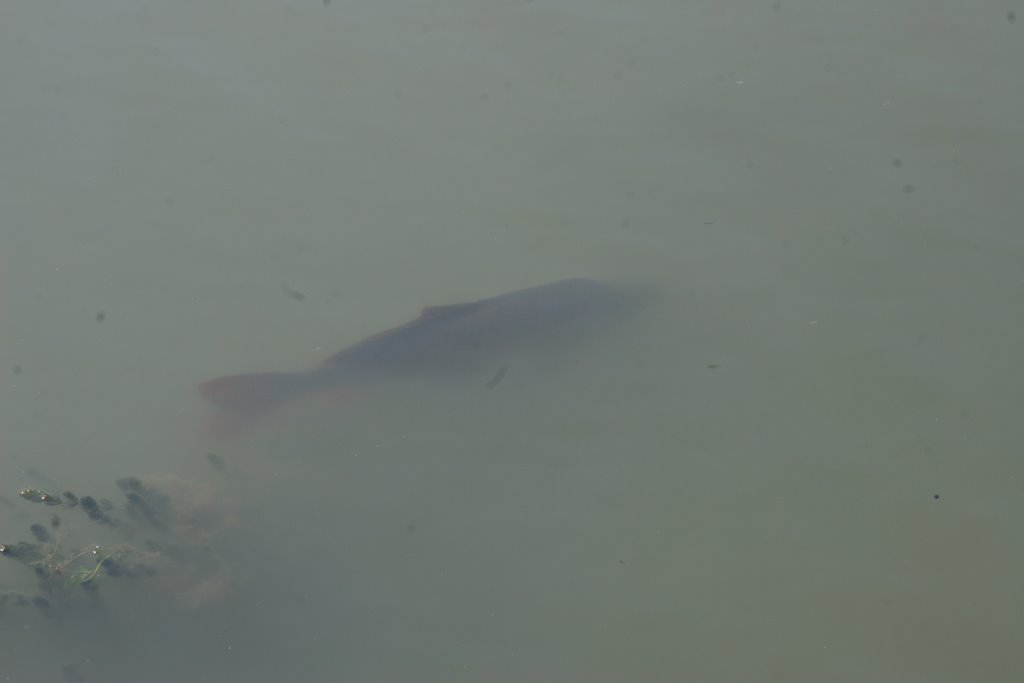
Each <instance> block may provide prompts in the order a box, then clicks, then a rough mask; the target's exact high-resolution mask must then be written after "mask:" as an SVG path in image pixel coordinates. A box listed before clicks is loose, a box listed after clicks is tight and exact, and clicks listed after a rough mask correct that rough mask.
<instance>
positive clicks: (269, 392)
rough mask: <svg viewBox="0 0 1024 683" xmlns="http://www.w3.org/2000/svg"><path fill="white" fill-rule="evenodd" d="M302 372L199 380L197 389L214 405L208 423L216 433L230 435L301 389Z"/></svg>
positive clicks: (253, 421) (254, 374)
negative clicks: (215, 410) (214, 408)
mask: <svg viewBox="0 0 1024 683" xmlns="http://www.w3.org/2000/svg"><path fill="white" fill-rule="evenodd" d="M301 379H302V376H301V375H299V374H296V373H290V372H253V373H247V374H242V375H225V376H223V377H215V378H213V379H208V380H206V381H205V382H202V383H200V384H199V393H201V394H202V395H203V396H204V397H206V398H207V399H208V400H209V401H210V402H211V403H213V404H215V405H216V406H217V408H218V413H217V415H216V416H214V418H213V421H212V422H211V424H210V426H209V431H210V432H211V433H212V434H213V435H214V436H216V437H230V436H234V435H235V434H237V433H238V432H241V431H242V430H244V429H245V428H246V427H249V426H251V425H253V424H255V423H256V422H257V421H259V420H260V418H262V417H264V416H265V415H266V414H267V413H269V412H271V411H272V410H274V409H275V408H277V407H279V406H280V405H282V404H283V403H285V402H286V401H288V400H289V399H291V398H293V397H294V396H296V395H298V394H300V393H302V391H303V389H304V387H303V383H302V382H301Z"/></svg>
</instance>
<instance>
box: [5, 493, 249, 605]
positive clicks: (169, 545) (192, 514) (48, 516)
mask: <svg viewBox="0 0 1024 683" xmlns="http://www.w3.org/2000/svg"><path fill="white" fill-rule="evenodd" d="M116 484H117V488H118V489H119V490H120V494H121V497H122V498H123V499H122V500H119V502H118V503H114V502H112V501H110V500H108V499H106V498H96V497H94V496H91V495H79V494H77V493H74V492H72V491H64V492H62V493H59V494H58V493H57V492H55V491H47V490H43V489H39V488H24V489H21V491H19V494H20V496H21V498H23V499H24V500H25V501H28V502H29V503H34V504H36V505H38V506H39V507H38V508H37V509H36V510H37V512H38V513H40V521H35V522H33V523H32V524H31V525H30V526H29V527H28V532H29V536H28V538H27V539H26V540H20V541H17V542H11V543H0V555H2V556H3V557H4V558H5V560H6V561H5V560H0V562H3V563H4V564H0V572H2V573H0V576H4V577H7V576H11V572H10V569H9V568H8V569H4V565H5V564H6V562H11V563H12V565H8V567H11V566H16V565H19V564H20V565H21V566H22V567H24V569H25V570H26V573H25V577H24V578H26V581H25V582H24V583H25V584H26V585H28V584H29V583H30V582H32V581H33V580H34V583H35V586H34V590H32V591H27V590H2V589H0V616H2V614H3V611H4V610H5V608H7V607H9V606H15V607H29V608H35V609H39V610H42V611H43V612H44V613H46V614H48V615H50V614H55V613H56V612H58V611H61V610H64V611H68V610H74V609H77V608H80V607H83V606H85V607H88V606H93V605H95V604H96V602H97V601H99V600H100V599H101V596H104V595H106V594H107V593H108V592H110V591H116V590H118V589H119V588H120V587H121V586H125V587H126V588H127V585H128V584H132V585H139V584H140V582H146V583H148V584H152V586H151V587H152V588H154V589H156V591H155V592H156V594H159V595H162V596H166V598H167V600H168V602H169V603H171V604H173V605H174V606H176V607H185V608H191V607H199V606H201V605H203V604H206V603H208V602H211V601H214V600H216V599H219V598H221V597H224V596H225V595H227V594H228V592H229V589H230V582H229V579H228V573H227V571H226V565H225V564H224V562H223V561H222V560H221V558H220V556H219V555H218V553H217V552H216V549H215V544H214V540H215V539H216V537H217V535H218V534H219V532H220V531H222V530H223V527H224V525H225V522H226V515H225V513H224V511H223V509H222V508H221V506H220V504H219V502H220V501H219V499H218V498H217V496H215V495H214V491H213V488H212V486H206V485H202V484H195V483H191V482H186V481H184V480H181V479H177V478H174V477H163V478H157V479H152V480H148V479H147V480H145V481H144V480H142V479H139V478H138V477H125V478H122V479H118V480H117V481H116ZM12 578H13V577H12ZM9 583H10V582H9V581H7V580H4V582H3V584H9ZM3 584H0V585H3ZM108 584H109V585H108Z"/></svg>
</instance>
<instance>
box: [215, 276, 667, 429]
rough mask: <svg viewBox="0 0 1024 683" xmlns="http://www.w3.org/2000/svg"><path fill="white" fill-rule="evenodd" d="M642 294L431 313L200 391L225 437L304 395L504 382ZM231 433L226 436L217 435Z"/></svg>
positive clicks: (589, 294)
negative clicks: (301, 364) (309, 360)
mask: <svg viewBox="0 0 1024 683" xmlns="http://www.w3.org/2000/svg"><path fill="white" fill-rule="evenodd" d="M651 293H652V291H651V290H650V289H649V288H646V287H640V286H630V285H620V284H613V283H608V282H602V281H600V280H592V279H586V278H572V279H565V280H558V281H556V282H551V283H548V284H545V285H539V286H536V287H530V288H527V289H521V290H517V291H514V292H508V293H505V294H500V295H498V296H493V297H490V298H486V299H480V300H478V301H472V302H467V303H458V304H450V305H443V306H428V307H427V308H424V309H423V311H422V312H421V313H420V316H419V317H418V318H415V319H414V320H411V321H409V322H407V323H405V324H403V325H399V326H398V327H395V328H392V329H390V330H386V331H384V332H381V333H379V334H375V335H373V336H372V337H369V338H367V339H364V340H363V341H361V342H358V343H356V344H353V345H352V346H349V347H347V348H345V349H343V350H342V351H339V352H338V353H336V354H334V355H333V356H331V357H330V358H328V359H327V360H325V361H324V362H323V363H322V364H320V365H318V366H315V367H313V368H310V369H308V370H304V371H298V372H270V373H250V374H242V375H228V376H225V377H218V378H215V379H212V380H208V381H206V382H203V383H202V384H200V387H199V388H200V391H201V392H202V394H203V395H204V396H206V397H207V398H208V399H210V400H211V401H213V402H214V403H215V404H217V405H218V406H219V408H220V410H221V414H220V416H219V417H220V422H221V423H222V426H224V425H227V426H228V428H227V430H226V431H236V430H237V427H239V426H241V425H243V424H246V423H250V422H252V421H254V420H255V419H256V418H258V417H259V416H261V415H262V414H264V413H266V412H267V411H269V410H270V409H272V408H274V407H276V406H278V405H280V404H281V403H283V402H285V401H287V400H288V399H290V398H293V397H295V396H298V395H302V394H307V393H313V392H318V391H325V390H329V389H336V388H351V387H359V386H363V385H366V384H368V383H378V382H383V381H389V380H409V379H418V378H426V379H448V378H452V377H464V376H467V375H472V374H475V373H481V372H487V373H491V374H493V373H494V372H495V371H496V370H498V371H499V375H498V379H499V380H500V377H503V376H504V373H505V369H506V366H505V365H504V363H505V361H507V360H508V359H509V357H511V356H523V355H527V356H550V355H552V354H556V353H559V352H566V351H571V350H572V349H574V348H576V347H577V346H578V345H579V344H580V343H581V342H583V341H585V340H586V339H587V338H589V337H590V336H592V335H593V334H594V333H595V332H597V331H599V330H600V329H601V328H603V327H608V326H610V325H614V323H615V322H619V321H621V320H623V319H624V318H626V317H627V316H628V315H629V314H631V313H632V312H634V311H636V310H637V309H638V308H639V307H640V305H641V304H642V303H644V302H645V301H647V300H648V299H649V298H650V297H651ZM221 431H225V430H221Z"/></svg>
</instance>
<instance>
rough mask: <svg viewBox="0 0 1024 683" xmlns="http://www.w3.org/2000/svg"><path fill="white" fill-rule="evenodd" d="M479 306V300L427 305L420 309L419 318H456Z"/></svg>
mask: <svg viewBox="0 0 1024 683" xmlns="http://www.w3.org/2000/svg"><path fill="white" fill-rule="evenodd" d="M478 308H480V302H479V301H473V302H470V303H468V304H444V305H441V306H427V307H426V308H424V309H423V310H422V311H420V318H422V319H424V320H437V319H439V318H458V317H461V316H463V315H468V314H469V313H472V312H473V311H475V310H477V309H478Z"/></svg>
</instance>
